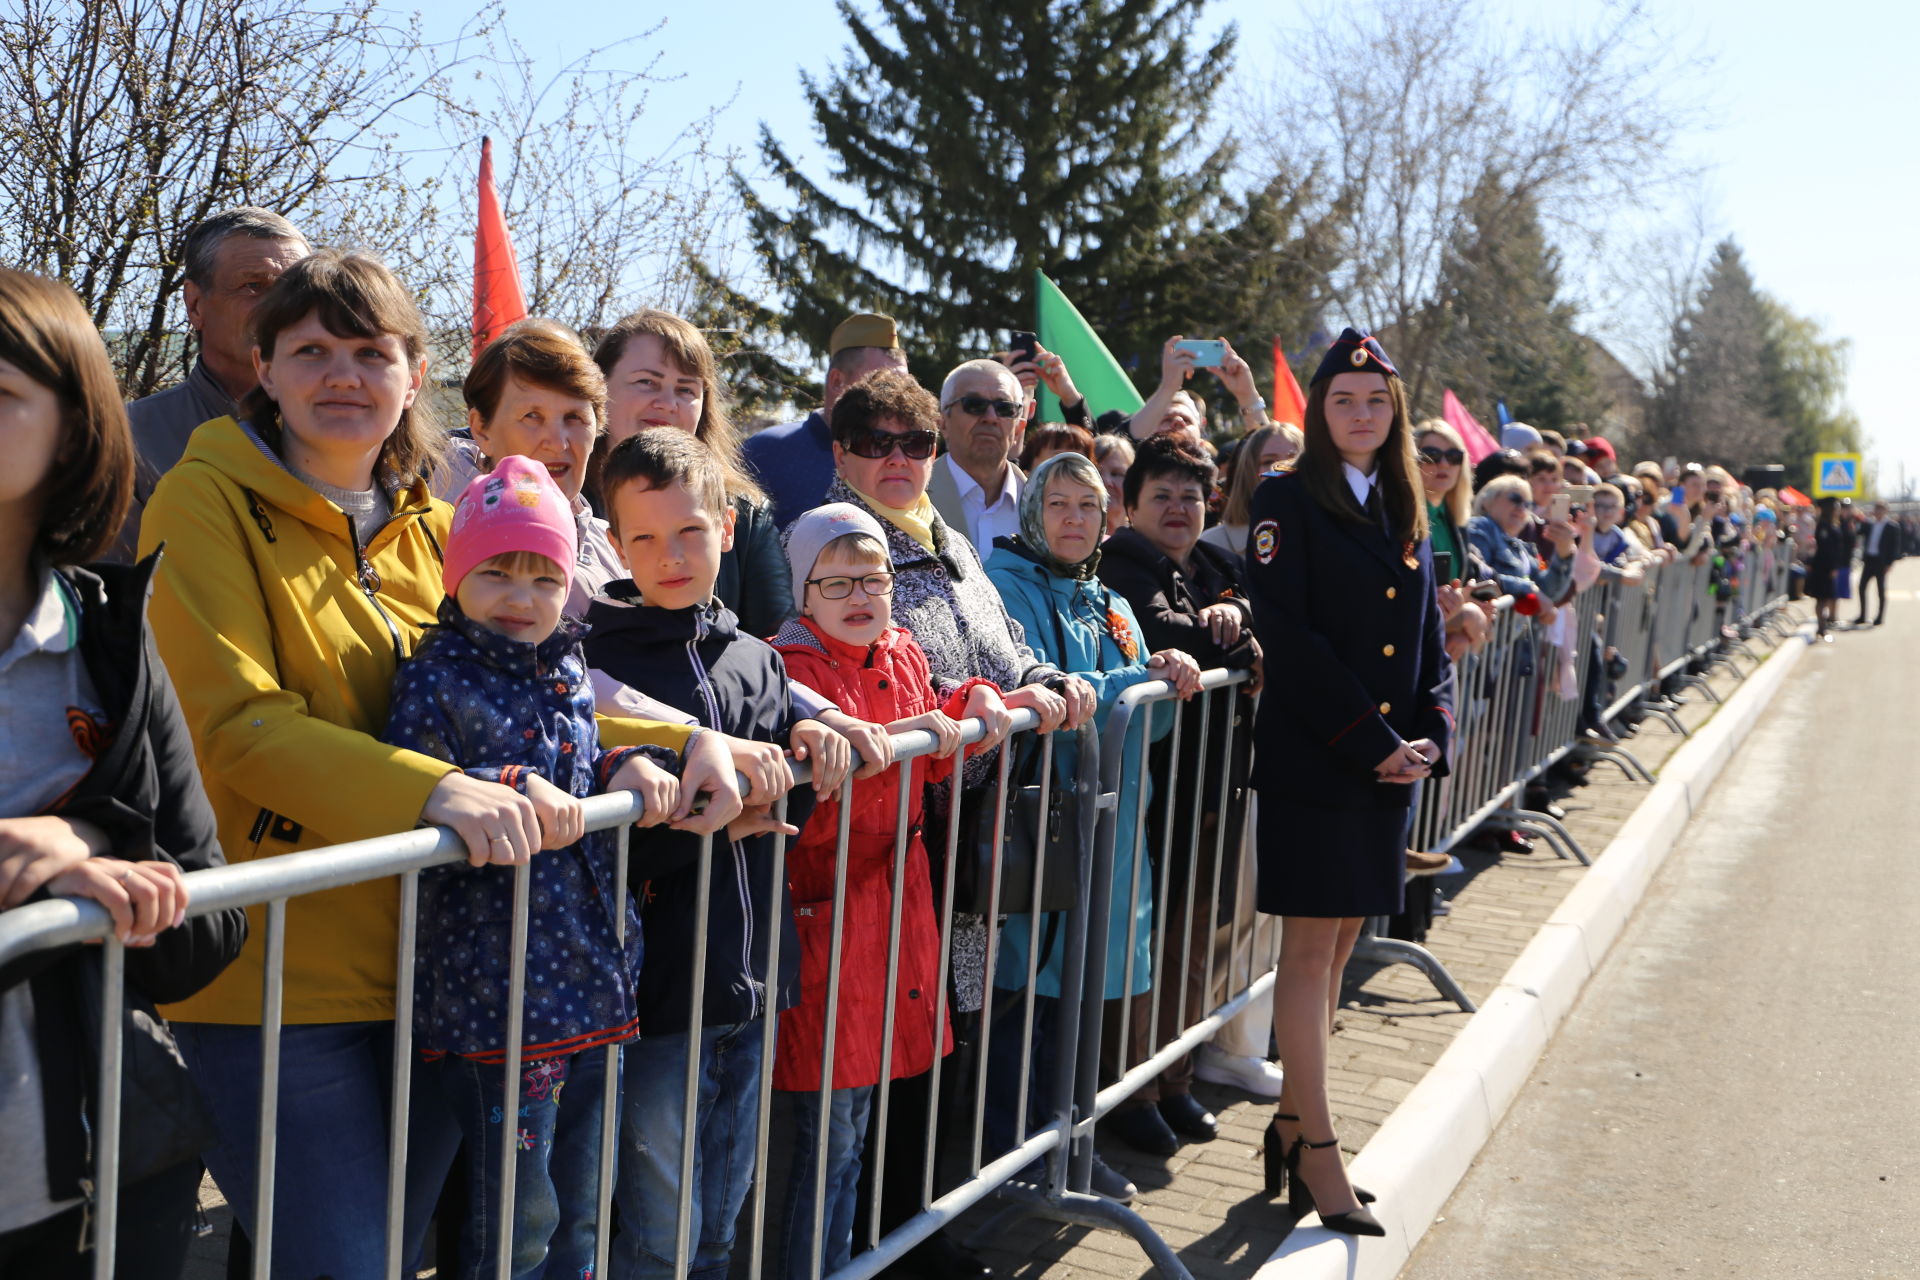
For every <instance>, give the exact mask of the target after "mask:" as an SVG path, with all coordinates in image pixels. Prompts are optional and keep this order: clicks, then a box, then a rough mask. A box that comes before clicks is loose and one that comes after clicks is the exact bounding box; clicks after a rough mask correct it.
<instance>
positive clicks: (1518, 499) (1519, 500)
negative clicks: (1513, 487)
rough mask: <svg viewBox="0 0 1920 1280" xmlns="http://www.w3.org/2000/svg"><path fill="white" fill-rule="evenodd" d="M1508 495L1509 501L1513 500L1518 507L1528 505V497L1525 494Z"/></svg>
mask: <svg viewBox="0 0 1920 1280" xmlns="http://www.w3.org/2000/svg"><path fill="white" fill-rule="evenodd" d="M1506 497H1507V501H1508V502H1511V503H1512V504H1513V505H1514V506H1516V507H1524V506H1526V505H1527V497H1526V495H1525V494H1521V493H1509V494H1508V495H1506Z"/></svg>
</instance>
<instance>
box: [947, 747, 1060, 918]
mask: <svg viewBox="0 0 1920 1280" xmlns="http://www.w3.org/2000/svg"><path fill="white" fill-rule="evenodd" d="M1002 750H1012V751H1013V752H1014V757H1013V761H1012V763H1011V764H1010V765H1009V766H1008V768H1007V791H1006V796H1007V817H1006V822H1005V824H1004V827H1003V830H1002V833H1001V834H1002V839H1001V843H1000V846H999V848H998V849H997V850H996V848H995V845H994V840H993V818H994V803H993V802H994V800H995V798H997V797H998V796H999V794H1000V788H999V787H998V786H997V785H996V784H994V783H988V784H987V785H985V786H983V787H979V788H977V789H975V790H972V791H968V792H966V793H965V795H964V797H963V798H962V801H961V803H962V805H963V809H962V812H961V815H960V847H959V849H958V850H957V851H956V856H957V857H958V858H959V860H960V861H959V864H958V865H957V866H955V867H954V869H953V901H954V907H953V909H954V910H955V911H964V912H967V913H969V914H972V915H1012V914H1024V913H1026V912H1030V911H1033V910H1036V907H1035V904H1034V901H1033V872H1034V864H1035V862H1036V861H1037V860H1038V859H1039V857H1040V850H1041V848H1042V847H1044V848H1045V849H1046V857H1047V864H1046V866H1045V868H1043V869H1042V871H1041V880H1040V902H1039V905H1038V907H1037V909H1038V910H1040V911H1069V910H1071V909H1072V908H1073V907H1074V906H1075V905H1076V904H1077V903H1078V902H1079V901H1080V796H1079V794H1078V791H1077V790H1076V788H1075V786H1074V784H1073V783H1071V782H1063V781H1061V780H1060V778H1059V777H1058V776H1056V777H1055V778H1054V782H1053V787H1052V789H1051V793H1050V794H1049V795H1048V796H1047V807H1046V809H1045V810H1044V811H1042V809H1041V807H1040V790H1041V788H1040V759H1041V754H1042V752H1041V748H1040V742H1039V740H1038V736H1037V735H1029V736H1027V737H1026V738H1023V739H1021V740H1020V742H1019V744H1018V745H1017V746H1016V747H1013V748H1002ZM996 853H998V855H999V858H1000V898H999V902H998V903H997V904H996V903H994V902H991V901H989V900H988V896H989V894H990V892H991V890H992V888H993V863H994V857H995V855H996Z"/></svg>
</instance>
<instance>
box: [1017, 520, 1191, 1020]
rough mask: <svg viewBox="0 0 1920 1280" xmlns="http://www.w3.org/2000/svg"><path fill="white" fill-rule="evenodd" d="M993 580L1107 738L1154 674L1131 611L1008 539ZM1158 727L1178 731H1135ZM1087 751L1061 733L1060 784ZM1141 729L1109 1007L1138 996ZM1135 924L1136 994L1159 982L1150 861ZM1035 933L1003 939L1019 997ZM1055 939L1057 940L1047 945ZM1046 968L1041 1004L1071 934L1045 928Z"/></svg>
mask: <svg viewBox="0 0 1920 1280" xmlns="http://www.w3.org/2000/svg"><path fill="white" fill-rule="evenodd" d="M987 577H988V578H990V579H991V580H992V581H993V585H994V586H995V587H997V588H999V591H1000V598H1001V599H1002V600H1003V601H1005V602H1006V606H1007V612H1008V613H1009V614H1010V615H1012V617H1013V619H1014V621H1016V622H1018V623H1019V624H1020V626H1021V627H1022V628H1023V629H1024V630H1025V631H1026V633H1027V634H1026V640H1027V644H1028V646H1029V647H1030V648H1031V649H1032V650H1033V652H1034V656H1035V657H1037V658H1039V660H1040V661H1042V662H1050V663H1053V664H1054V665H1055V666H1057V667H1059V668H1060V669H1061V670H1062V671H1067V672H1071V673H1072V674H1074V675H1077V676H1079V677H1081V678H1082V679H1084V680H1085V681H1087V683H1089V684H1091V685H1092V686H1093V691H1094V693H1096V694H1097V695H1099V699H1100V705H1099V710H1098V711H1097V712H1096V713H1095V718H1094V723H1095V725H1096V726H1097V727H1099V728H1101V729H1105V727H1106V724H1107V717H1108V716H1109V715H1111V714H1112V712H1113V704H1114V701H1115V700H1116V699H1117V698H1119V696H1120V695H1121V694H1122V693H1123V692H1125V691H1126V690H1128V689H1130V688H1132V687H1133V686H1134V685H1136V684H1139V683H1141V682H1142V681H1145V680H1150V679H1153V678H1154V677H1153V676H1152V675H1151V674H1150V673H1149V672H1148V671H1147V666H1146V662H1147V656H1148V655H1147V651H1146V640H1145V638H1144V637H1143V636H1142V633H1141V630H1140V620H1139V619H1138V618H1137V617H1135V616H1134V612H1133V607H1132V606H1131V605H1129V604H1128V603H1127V602H1126V600H1125V599H1124V598H1123V597H1122V596H1120V595H1119V594H1118V593H1116V592H1114V591H1111V590H1109V589H1108V588H1107V587H1105V586H1104V585H1102V584H1101V582H1100V580H1099V579H1098V578H1092V579H1088V580H1086V581H1080V580H1078V579H1074V578H1068V577H1063V576H1062V575H1060V574H1058V573H1055V572H1054V571H1053V570H1051V569H1049V568H1048V567H1047V566H1046V565H1044V564H1042V563H1041V562H1040V561H1039V560H1038V559H1036V558H1035V557H1034V555H1033V553H1032V552H1030V551H1028V550H1027V548H1026V547H1025V546H1023V545H1022V544H1021V543H1020V542H1019V540H1018V539H1013V538H1000V539H997V540H996V541H995V543H994V551H993V555H992V557H991V558H990V559H988V561H987ZM1110 614H1111V615H1112V616H1114V617H1117V618H1118V619H1119V620H1120V621H1121V622H1122V623H1124V625H1125V628H1126V632H1127V633H1128V634H1130V635H1131V637H1132V641H1133V644H1134V646H1135V651H1134V653H1133V654H1132V656H1131V657H1129V656H1128V655H1127V654H1126V653H1123V652H1122V651H1121V648H1120V643H1119V641H1117V640H1116V639H1115V638H1114V631H1115V630H1117V628H1114V627H1111V626H1110V625H1109V624H1108V621H1107V619H1108V617H1109V615H1110ZM1149 719H1151V720H1152V722H1153V724H1152V729H1151V732H1152V736H1153V737H1155V738H1159V737H1163V736H1165V734H1166V733H1167V731H1168V730H1169V729H1170V728H1171V727H1172V725H1173V717H1172V715H1171V714H1170V713H1167V712H1165V711H1162V712H1159V713H1156V714H1154V715H1152V716H1150V717H1149V716H1142V715H1136V717H1135V720H1134V723H1135V724H1136V726H1138V725H1142V724H1145V722H1146V721H1148V720H1149ZM1078 747H1079V744H1078V743H1077V742H1076V741H1075V740H1074V739H1073V738H1072V737H1070V736H1068V735H1065V734H1062V735H1061V736H1060V738H1059V739H1058V740H1057V741H1056V742H1055V743H1054V747H1053V750H1054V756H1053V759H1054V779H1055V785H1060V784H1062V783H1064V784H1066V785H1072V780H1073V779H1075V778H1077V777H1078V776H1079V773H1078V770H1077V768H1076V767H1075V766H1076V765H1077V763H1078V761H1077V756H1078V754H1079V751H1078ZM1140 749H1141V730H1140V729H1139V728H1136V729H1135V730H1134V731H1133V732H1130V733H1129V734H1128V735H1127V745H1126V755H1125V758H1124V759H1123V760H1122V762H1121V768H1120V779H1121V781H1120V804H1119V811H1118V812H1117V814H1116V815H1115V823H1114V843H1113V847H1114V850H1115V853H1114V861H1115V865H1114V872H1113V898H1112V901H1111V902H1110V903H1109V904H1108V934H1107V981H1106V997H1107V999H1109V1000H1112V999H1116V998H1118V997H1119V996H1122V995H1126V994H1130V993H1128V992H1127V991H1125V990H1124V989H1123V987H1124V984H1125V981H1126V946H1127V889H1128V887H1129V886H1130V885H1131V884H1132V882H1133V861H1132V855H1133V842H1134V827H1135V815H1136V814H1137V813H1138V812H1139V808H1140V791H1139V789H1140V788H1141V787H1143V786H1144V787H1147V788H1148V793H1147V794H1148V802H1149V803H1151V801H1152V784H1151V783H1150V782H1149V781H1148V779H1147V777H1146V771H1145V769H1143V768H1142V767H1141V762H1140ZM1133 918H1134V919H1135V920H1137V921H1139V929H1138V933H1137V934H1136V936H1135V940H1134V947H1133V991H1132V992H1131V994H1134V995H1138V994H1139V993H1140V992H1142V991H1145V990H1147V989H1148V988H1149V987H1150V986H1151V985H1152V983H1153V973H1152V957H1153V864H1152V858H1151V856H1150V853H1143V855H1142V856H1141V858H1140V879H1139V883H1138V885H1137V886H1135V892H1134V895H1133ZM1030 931H1031V930H1030V926H1029V923H1028V920H1027V917H1025V916H1010V917H1009V918H1008V919H1007V922H1006V927H1005V928H1003V929H1002V930H1001V931H1000V959H999V964H998V966H997V972H996V974H995V978H994V985H995V986H997V987H1000V988H1002V989H1003V990H1009V991H1017V990H1020V989H1022V988H1024V987H1025V986H1026V983H1027V947H1028V941H1029V939H1028V934H1029V933H1030ZM1050 932H1051V933H1052V934H1053V936H1055V937H1056V938H1057V939H1058V941H1056V942H1054V943H1053V945H1052V946H1050V947H1049V946H1048V944H1047V938H1048V936H1049V933H1050ZM1040 938H1041V948H1042V956H1041V965H1040V970H1039V982H1038V985H1037V987H1036V990H1037V991H1038V993H1039V994H1040V995H1043V996H1058V995H1059V994H1060V967H1061V963H1062V956H1061V952H1062V951H1063V950H1064V946H1065V930H1064V927H1058V928H1055V929H1053V930H1051V931H1050V930H1049V929H1048V922H1047V921H1045V920H1042V922H1041V925H1040Z"/></svg>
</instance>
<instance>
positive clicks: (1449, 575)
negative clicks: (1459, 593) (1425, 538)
mask: <svg viewBox="0 0 1920 1280" xmlns="http://www.w3.org/2000/svg"><path fill="white" fill-rule="evenodd" d="M1433 580H1434V581H1435V582H1437V583H1439V584H1441V585H1442V586H1444V585H1446V584H1447V583H1449V582H1452V581H1453V552H1451V551H1436V552H1434V553H1433Z"/></svg>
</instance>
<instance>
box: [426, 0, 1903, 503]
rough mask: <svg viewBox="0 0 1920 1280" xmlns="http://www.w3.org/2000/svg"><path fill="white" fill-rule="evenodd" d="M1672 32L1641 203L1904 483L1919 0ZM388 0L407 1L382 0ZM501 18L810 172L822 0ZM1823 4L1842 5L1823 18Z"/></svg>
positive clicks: (608, 8)
mask: <svg viewBox="0 0 1920 1280" xmlns="http://www.w3.org/2000/svg"><path fill="white" fill-rule="evenodd" d="M416 2H417V3H420V4H421V7H422V8H423V10H424V12H425V15H426V17H427V20H428V22H429V25H430V28H431V27H434V26H441V25H445V24H450V23H457V22H459V21H460V20H462V19H464V18H465V17H467V16H468V15H470V14H471V12H472V6H471V4H470V3H459V2H457V0H416ZM1488 2H1489V3H1490V4H1492V5H1493V6H1494V7H1495V8H1497V9H1500V10H1505V11H1508V12H1509V13H1510V14H1511V16H1512V18H1513V20H1514V21H1516V22H1522V23H1528V24H1540V23H1547V24H1558V23H1564V22H1566V21H1568V20H1569V15H1580V14H1592V13H1596V12H1598V11H1599V10H1600V8H1601V6H1602V3H1603V0H1488ZM1646 5H1647V8H1648V9H1649V11H1650V13H1651V15H1652V17H1653V20H1654V21H1655V22H1656V23H1658V24H1659V26H1660V27H1661V29H1662V30H1663V31H1665V32H1669V33H1671V34H1672V37H1673V39H1674V40H1675V42H1676V44H1677V45H1679V46H1683V47H1686V48H1698V49H1699V50H1701V51H1703V52H1705V53H1707V54H1709V55H1710V56H1711V58H1712V63H1711V66H1710V68H1709V69H1708V70H1707V71H1706V72H1705V73H1704V77H1703V82H1702V86H1701V87H1702V88H1703V89H1704V91H1705V92H1704V97H1705V100H1706V101H1707V102H1708V103H1709V104H1710V106H1709V109H1708V111H1707V112H1706V116H1707V119H1706V120H1704V121H1703V125H1702V127H1701V128H1698V129H1695V130H1693V131H1691V132H1690V133H1688V134H1687V135H1686V136H1684V137H1683V138H1682V139H1681V140H1680V141H1679V143H1678V149H1679V152H1680V154H1679V156H1678V158H1679V159H1682V160H1684V161H1687V162H1690V163H1693V164H1696V165H1698V166H1699V167H1700V168H1701V169H1702V170H1703V171H1704V178H1703V182H1702V186H1701V188H1700V194H1699V196H1698V197H1695V196H1690V195H1688V194H1685V193H1672V194H1671V195H1670V196H1668V197H1665V202H1666V203H1669V204H1670V205H1671V206H1672V207H1671V208H1670V209H1666V210H1662V209H1661V208H1659V207H1658V206H1657V205H1656V206H1655V207H1653V208H1650V209H1642V210H1639V211H1638V216H1640V217H1643V218H1654V219H1661V220H1664V219H1665V218H1666V217H1668V216H1670V218H1671V220H1672V221H1674V222H1676V223H1682V222H1686V221H1687V220H1688V218H1689V213H1688V209H1689V207H1690V206H1692V205H1693V204H1696V203H1697V204H1699V205H1700V207H1702V208H1704V209H1705V210H1706V213H1707V217H1706V226H1707V228H1708V231H1709V234H1710V236H1711V238H1713V239H1718V238H1720V237H1721V236H1723V235H1730V236H1732V237H1733V238H1734V239H1735V240H1736V241H1737V242H1738V243H1739V244H1740V246H1741V248H1742V250H1743V252H1744V254H1745V257H1746V261H1747V265H1748V267H1749V269H1750V270H1751V271H1752V272H1753V275H1754V277H1755V279H1756V281H1757V282H1758V284H1759V286H1760V287H1761V288H1762V289H1764V290H1766V291H1767V292H1768V293H1770V294H1772V295H1773V296H1774V297H1776V298H1778V299H1779V300H1780V301H1781V302H1783V303H1785V304H1786V305H1787V306H1788V307H1790V308H1792V309H1793V310H1794V311H1796V312H1798V313H1800V314H1802V315H1806V316H1810V317H1812V318H1813V319H1815V320H1817V321H1818V322H1820V324H1821V325H1822V326H1823V327H1824V328H1825V330H1826V332H1827V333H1828V335H1829V336H1831V337H1836V338H1841V339H1845V340H1846V341H1847V343H1848V344H1849V346H1850V349H1851V356H1852V359H1851V370H1850V377H1849V386H1848V393H1847V401H1848V404H1849V405H1850V406H1851V407H1852V408H1853V409H1854V411H1855V412H1856V413H1858V415H1859V416H1860V419H1861V422H1862V425H1863V427H1864V431H1865V435H1866V438H1867V450H1868V453H1869V456H1870V460H1871V463H1872V465H1874V466H1875V467H1876V469H1877V472H1878V475H1879V477H1880V485H1879V487H1880V489H1881V491H1882V492H1890V491H1896V490H1897V489H1898V488H1899V485H1900V477H1901V475H1902V468H1904V474H1905V476H1906V477H1907V478H1908V481H1909V483H1910V484H1911V486H1912V487H1913V488H1915V489H1920V420H1916V415H1915V413H1914V412H1913V410H1912V408H1911V403H1910V402H1911V400H1912V393H1911V391H1910V388H1911V386H1912V383H1913V381H1914V379H1913V376H1912V374H1911V373H1910V372H1909V369H1908V366H1909V364H1910V363H1911V362H1912V361H1913V359H1914V349H1915V345H1916V341H1917V340H1920V332H1916V330H1920V323H1916V320H1915V316H1914V310H1913V307H1914V300H1915V299H1916V298H1920V235H1916V227H1915V224H1916V221H1917V220H1920V219H1917V216H1916V215H1920V144H1916V142H1915V140H1914V133H1913V128H1914V124H1915V122H1916V121H1920V70H1916V67H1915V65H1914V62H1913V57H1912V51H1913V50H1914V49H1915V48H1920V5H1915V4H1912V3H1911V2H1910V0H1860V2H1858V3H1854V4H1849V5H1846V6H1844V7H1843V8H1838V9H1835V10H1833V11H1832V12H1833V13H1834V14H1835V15H1836V19H1835V20H1833V21H1828V20H1826V19H1824V18H1823V17H1822V16H1820V11H1818V10H1815V9H1809V8H1808V7H1807V6H1806V5H1805V4H1804V3H1787V2H1785V0H1646ZM394 7H395V8H396V9H404V8H408V7H412V6H409V5H408V4H407V3H406V0H397V2H396V3H394ZM1325 12H1329V10H1328V9H1326V8H1323V7H1321V6H1319V5H1312V6H1309V5H1307V4H1303V3H1302V2H1301V0H1215V3H1214V4H1213V5H1212V7H1211V8H1210V9H1209V11H1208V13H1207V17H1206V18H1205V19H1204V23H1205V25H1206V26H1207V27H1209V28H1217V27H1219V26H1223V25H1224V24H1225V23H1227V22H1235V23H1237V24H1238V25H1239V28H1240V56H1239V59H1238V63H1239V67H1240V70H1241V71H1242V72H1243V73H1245V74H1250V75H1260V76H1275V77H1278V76H1284V75H1285V74H1286V67H1285V59H1284V52H1283V49H1282V48H1281V47H1280V45H1281V41H1282V37H1283V33H1284V32H1285V31H1287V30H1291V29H1297V28H1299V27H1300V26H1302V25H1304V24H1305V23H1307V22H1309V21H1311V20H1312V17H1311V15H1312V14H1314V13H1325ZM506 13H507V24H508V27H509V29H510V31H511V32H512V33H513V34H514V36H515V37H516V38H517V39H519V40H520V41H521V43H522V44H523V45H524V46H525V48H526V49H527V51H528V52H529V53H530V54H531V55H532V56H534V57H535V58H536V59H537V60H540V61H542V62H543V63H547V64H550V65H551V66H553V67H556V68H557V67H558V66H560V65H562V64H563V63H564V62H565V61H566V60H568V59H570V58H573V57H577V56H578V55H579V54H581V53H583V52H585V51H586V50H588V49H590V48H593V47H596V46H599V45H603V44H605V43H607V42H609V41H612V40H615V39H619V38H622V37H624V36H628V35H635V34H638V33H641V32H644V31H647V30H649V29H651V28H652V27H654V25H655V24H656V23H658V24H661V25H660V28H659V30H658V32H657V34H655V35H654V36H652V37H651V38H650V39H649V40H648V42H647V43H646V45H645V46H644V47H645V48H648V49H652V50H657V51H659V52H660V53H662V54H663V55H664V57H663V59H662V62H661V64H660V69H661V70H662V71H663V72H666V73H669V74H675V73H677V74H679V75H681V76H682V78H681V79H680V80H678V81H677V82H676V83H675V84H674V85H672V86H670V87H668V88H665V89H663V90H661V91H658V92H657V93H656V95H655V97H654V102H655V103H656V104H658V108H659V110H660V111H661V113H662V117H663V119H664V120H666V121H668V122H672V121H673V117H674V112H675V110H676V109H677V108H678V109H684V111H685V113H686V116H687V117H689V118H690V117H691V116H692V115H693V114H696V113H697V112H698V111H699V110H701V109H704V108H706V107H709V106H712V105H714V104H716V103H719V102H722V101H725V100H727V99H728V98H730V97H731V98H733V99H734V101H733V104H732V105H731V106H730V107H729V108H728V109H727V110H726V111H725V112H724V113H723V115H722V116H721V118H720V121H719V136H718V141H719V142H720V144H721V145H722V146H729V145H731V146H736V147H739V148H742V149H744V150H751V148H752V146H753V143H754V140H755V137H756V134H757V131H758V128H759V123H760V122H761V121H763V120H764V121H766V122H768V123H769V124H770V125H771V126H772V127H773V129H774V132H775V133H776V135H777V136H779V137H780V138H781V139H782V141H783V142H785V143H786V144H787V145H788V146H789V148H790V149H791V150H793V151H794V152H795V153H796V156H797V158H798V159H799V161H800V162H801V164H802V165H803V166H805V167H807V169H808V171H809V172H812V173H816V174H818V173H819V172H821V170H822V168H823V165H822V162H821V156H820V148H819V146H818V143H817V141H816V140H815V139H814V138H813V136H812V134H811V133H810V132H809V129H808V126H809V124H810V121H809V119H808V117H807V115H806V112H805V106H804V103H803V101H802V99H801V96H800V87H799V74H798V73H799V71H800V70H801V69H802V68H803V67H804V68H807V69H809V70H811V71H813V72H814V73H815V74H825V73H826V72H828V71H829V70H830V69H831V67H832V66H833V65H834V64H835V63H836V62H837V61H838V60H839V59H840V57H841V53H842V50H843V49H844V47H845V45H846V39H845V35H844V27H843V26H842V24H841V21H840V18H839V15H838V13H837V11H836V10H835V7H834V5H833V3H832V2H831V0H731V2H730V3H727V4H705V5H674V6H667V5H663V4H660V3H658V0H627V2H626V3H623V4H619V5H609V4H606V3H605V2H604V0H506ZM1838 15H1844V17H1839V16H1838Z"/></svg>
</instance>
